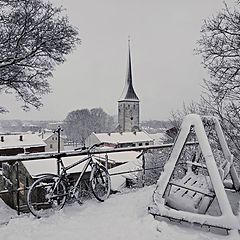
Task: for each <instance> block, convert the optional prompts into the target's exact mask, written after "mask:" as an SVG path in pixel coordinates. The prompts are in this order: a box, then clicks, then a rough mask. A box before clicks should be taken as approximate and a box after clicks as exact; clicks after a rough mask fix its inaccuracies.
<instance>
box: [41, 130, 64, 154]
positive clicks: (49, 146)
mask: <svg viewBox="0 0 240 240" xmlns="http://www.w3.org/2000/svg"><path fill="white" fill-rule="evenodd" d="M37 135H38V136H39V137H40V138H41V139H42V140H43V141H44V142H45V144H46V147H45V152H57V151H58V134H57V133H56V132H53V131H51V130H44V131H42V132H40V133H38V134H37ZM60 151H64V142H63V138H62V137H60Z"/></svg>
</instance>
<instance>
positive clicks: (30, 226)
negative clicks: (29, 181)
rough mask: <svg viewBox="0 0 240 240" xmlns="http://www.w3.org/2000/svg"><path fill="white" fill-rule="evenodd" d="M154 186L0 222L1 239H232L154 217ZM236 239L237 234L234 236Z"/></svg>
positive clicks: (232, 239)
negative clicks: (43, 214)
mask: <svg viewBox="0 0 240 240" xmlns="http://www.w3.org/2000/svg"><path fill="white" fill-rule="evenodd" d="M154 188H155V186H150V187H145V188H142V189H138V190H131V191H127V192H124V193H121V194H115V195H111V196H110V198H109V199H107V200H106V201H105V202H103V203H100V202H97V201H96V200H95V199H93V200H91V201H89V202H87V203H86V204H84V205H81V206H80V205H78V204H73V205H71V206H66V207H65V208H64V209H63V210H61V211H60V212H58V213H56V214H54V215H53V216H51V217H48V218H42V219H36V218H34V217H33V216H32V215H30V216H29V215H23V217H21V218H15V219H12V220H10V222H9V223H8V224H7V225H2V226H0V228H1V229H0V231H1V235H0V239H4V240H15V239H18V240H33V239H34V240H49V239H53V240H55V239H56V240H66V239H69V240H70V239H71V240H79V239H82V240H85V239H87V240H106V239H113V240H147V239H149V240H159V239H161V240H176V239H178V240H210V239H211V240H223V239H224V240H235V239H234V238H232V237H230V236H221V235H217V234H213V233H211V232H205V231H200V230H196V229H194V228H191V227H188V228H186V227H181V225H173V224H170V223H167V222H165V221H161V222H160V221H157V220H154V218H153V217H152V215H150V214H149V213H148V211H147V207H148V205H149V203H150V202H151V197H152V193H153V190H154ZM236 239H238V238H236Z"/></svg>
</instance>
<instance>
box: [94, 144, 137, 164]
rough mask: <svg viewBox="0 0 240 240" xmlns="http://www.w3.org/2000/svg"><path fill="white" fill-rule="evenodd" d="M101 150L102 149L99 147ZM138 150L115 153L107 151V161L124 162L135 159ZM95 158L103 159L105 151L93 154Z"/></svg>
mask: <svg viewBox="0 0 240 240" xmlns="http://www.w3.org/2000/svg"><path fill="white" fill-rule="evenodd" d="M101 150H103V149H102V148H101ZM140 154H141V153H140V152H136V151H126V152H117V153H116V152H115V153H108V154H107V156H108V161H109V162H110V163H111V162H113V163H125V162H130V161H134V160H136V158H137V157H138V156H139V155H140ZM94 156H95V157H96V158H101V159H105V156H106V153H101V154H94Z"/></svg>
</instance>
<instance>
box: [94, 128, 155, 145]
mask: <svg viewBox="0 0 240 240" xmlns="http://www.w3.org/2000/svg"><path fill="white" fill-rule="evenodd" d="M92 134H94V135H95V136H96V138H97V139H98V140H99V141H100V142H103V143H113V144H119V143H138V142H153V139H152V138H151V137H150V136H149V135H148V134H147V133H146V132H144V131H141V132H122V133H119V132H115V133H110V134H109V133H92Z"/></svg>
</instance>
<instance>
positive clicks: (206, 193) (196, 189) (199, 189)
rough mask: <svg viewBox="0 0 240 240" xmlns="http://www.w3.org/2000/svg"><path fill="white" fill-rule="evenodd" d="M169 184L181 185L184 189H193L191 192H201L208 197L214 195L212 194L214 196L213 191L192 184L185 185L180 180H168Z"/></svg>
mask: <svg viewBox="0 0 240 240" xmlns="http://www.w3.org/2000/svg"><path fill="white" fill-rule="evenodd" d="M169 184H170V185H174V186H177V187H181V188H184V189H187V190H190V191H193V192H197V193H201V194H203V195H205V196H208V197H214V196H215V194H214V193H213V192H210V191H204V190H203V189H201V188H198V187H194V186H188V185H186V184H182V183H181V182H174V181H170V182H169Z"/></svg>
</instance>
